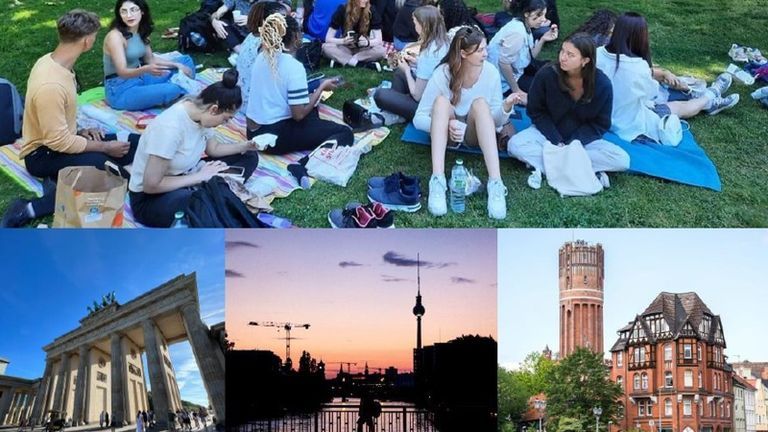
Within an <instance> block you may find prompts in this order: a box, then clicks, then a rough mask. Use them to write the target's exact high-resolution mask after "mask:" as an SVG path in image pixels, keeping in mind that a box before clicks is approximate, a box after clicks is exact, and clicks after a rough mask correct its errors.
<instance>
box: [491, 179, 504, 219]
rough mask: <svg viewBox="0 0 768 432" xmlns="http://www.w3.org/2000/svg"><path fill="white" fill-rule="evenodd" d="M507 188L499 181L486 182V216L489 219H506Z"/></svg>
mask: <svg viewBox="0 0 768 432" xmlns="http://www.w3.org/2000/svg"><path fill="white" fill-rule="evenodd" d="M506 196H507V187H506V186H504V183H502V182H501V179H493V180H490V179H489V180H488V216H489V217H490V218H491V219H505V218H506V217H507V198H506Z"/></svg>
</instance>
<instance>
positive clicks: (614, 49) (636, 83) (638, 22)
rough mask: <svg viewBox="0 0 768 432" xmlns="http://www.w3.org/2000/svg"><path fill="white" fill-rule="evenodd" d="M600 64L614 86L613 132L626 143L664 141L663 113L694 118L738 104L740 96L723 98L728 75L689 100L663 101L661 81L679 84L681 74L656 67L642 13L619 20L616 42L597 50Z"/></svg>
mask: <svg viewBox="0 0 768 432" xmlns="http://www.w3.org/2000/svg"><path fill="white" fill-rule="evenodd" d="M595 62H596V63H597V67H598V69H600V70H601V71H603V73H605V75H606V76H607V77H608V78H609V79H610V80H611V84H612V85H613V95H614V98H613V101H614V102H613V111H612V114H611V130H612V131H614V132H616V134H617V135H618V136H619V137H621V139H623V140H626V141H632V140H634V139H636V138H638V137H641V136H642V137H643V138H642V139H644V140H645V139H647V140H650V141H653V142H661V136H660V133H659V124H660V121H661V118H662V117H664V116H667V115H669V114H677V115H678V116H679V117H680V118H689V117H693V116H695V115H696V114H698V113H700V112H701V111H705V112H707V113H708V114H710V115H713V114H717V113H719V112H720V111H722V110H724V109H728V108H731V107H733V106H735V105H736V104H737V103H738V102H739V95H738V94H732V95H729V96H727V97H722V94H723V93H725V91H726V90H727V89H728V87H729V86H730V85H731V77H730V75H728V74H727V73H724V74H721V75H720V76H718V77H717V79H716V80H715V82H714V83H713V84H712V85H711V86H710V87H709V88H707V89H706V90H704V91H702V92H700V93H698V94H692V95H690V96H689V98H690V99H689V100H684V101H674V102H672V101H667V100H663V99H661V98H660V94H661V93H660V91H659V81H665V82H666V83H667V84H672V85H675V82H674V81H675V80H676V77H674V75H671V74H669V73H664V72H662V71H661V70H659V69H656V70H654V69H653V63H652V62H651V47H650V43H649V40H648V23H647V22H646V20H645V18H643V16H642V15H639V14H636V13H633V12H628V13H625V14H623V15H621V16H620V17H619V18H618V20H616V25H615V26H614V29H613V35H612V36H611V40H610V41H609V42H608V44H607V45H606V46H604V47H600V48H598V49H597V54H596V59H595Z"/></svg>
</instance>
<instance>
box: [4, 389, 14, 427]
mask: <svg viewBox="0 0 768 432" xmlns="http://www.w3.org/2000/svg"><path fill="white" fill-rule="evenodd" d="M14 393H16V389H15V388H14V387H11V388H9V389H8V390H5V391H3V396H2V397H0V425H3V424H5V417H6V416H7V415H8V414H10V410H11V402H13V395H14Z"/></svg>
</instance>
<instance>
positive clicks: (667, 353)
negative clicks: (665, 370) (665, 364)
mask: <svg viewBox="0 0 768 432" xmlns="http://www.w3.org/2000/svg"><path fill="white" fill-rule="evenodd" d="M664 361H672V344H666V345H664Z"/></svg>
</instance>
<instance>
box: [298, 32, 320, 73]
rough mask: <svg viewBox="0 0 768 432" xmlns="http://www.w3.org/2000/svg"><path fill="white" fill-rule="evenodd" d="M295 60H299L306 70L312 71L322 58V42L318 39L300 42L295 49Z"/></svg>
mask: <svg viewBox="0 0 768 432" xmlns="http://www.w3.org/2000/svg"><path fill="white" fill-rule="evenodd" d="M296 60H298V61H300V62H301V64H303V65H304V69H306V70H307V71H308V72H314V71H315V70H317V69H318V68H319V67H320V62H321V61H322V60H323V43H322V42H320V40H318V39H313V40H311V41H309V42H304V43H302V44H301V47H299V49H298V50H297V51H296Z"/></svg>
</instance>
